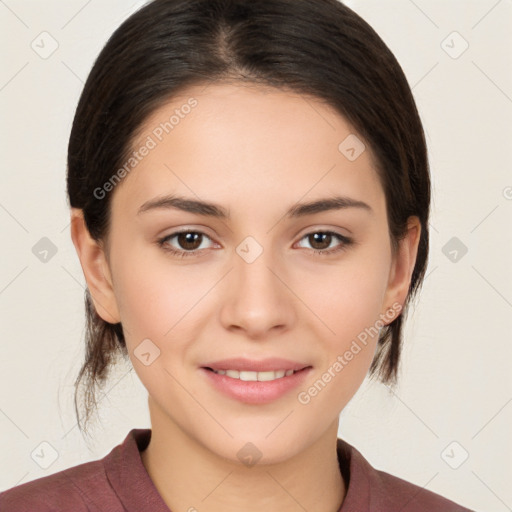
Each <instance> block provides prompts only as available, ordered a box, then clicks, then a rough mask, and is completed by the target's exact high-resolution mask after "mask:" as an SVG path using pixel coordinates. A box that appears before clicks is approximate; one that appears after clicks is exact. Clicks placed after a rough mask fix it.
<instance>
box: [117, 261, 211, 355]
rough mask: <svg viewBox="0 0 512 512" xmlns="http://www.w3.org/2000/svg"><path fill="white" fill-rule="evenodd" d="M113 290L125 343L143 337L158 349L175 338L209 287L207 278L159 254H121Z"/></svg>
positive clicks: (135, 341) (137, 340)
mask: <svg viewBox="0 0 512 512" xmlns="http://www.w3.org/2000/svg"><path fill="white" fill-rule="evenodd" d="M115 277H116V278H117V279H116V282H115V293H116V300H117V304H118V307H119V311H120V315H121V320H122V324H123V327H124V328H125V329H126V331H127V336H126V337H127V344H131V345H132V346H131V347H130V348H131V349H132V350H133V348H135V347H134V345H136V344H137V343H139V342H140V341H141V340H143V339H145V338H149V339H152V340H155V343H156V344H157V345H158V346H159V347H160V348H162V347H163V345H164V344H165V343H166V340H168V339H170V338H175V337H176V336H177V334H176V333H179V331H180V329H181V328H182V326H183V325H185V324H186V323H187V320H188V319H189V315H193V314H194V310H195V308H196V305H198V301H200V299H201V297H202V296H204V295H205V294H206V293H207V291H208V289H209V288H210V287H211V284H209V280H208V279H197V275H195V276H194V274H193V269H192V266H190V267H184V266H182V267H179V266H176V265H174V266H173V264H172V263H171V262H170V261H169V262H167V261H166V259H165V258H164V257H162V256H160V257H158V258H156V259H155V258H153V260H150V258H148V257H146V258H142V257H139V255H138V254H137V253H135V252H134V253H132V254H127V253H125V254H124V255H123V256H121V257H120V258H119V259H118V261H117V266H116V276H115Z"/></svg>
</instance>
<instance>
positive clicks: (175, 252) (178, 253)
mask: <svg viewBox="0 0 512 512" xmlns="http://www.w3.org/2000/svg"><path fill="white" fill-rule="evenodd" d="M187 233H195V234H199V235H202V236H205V237H206V238H210V237H209V236H208V235H207V234H206V233H203V232H202V231H194V230H185V231H177V232H176V233H172V234H170V235H167V236H165V237H164V238H161V239H160V240H158V241H157V244H158V246H159V247H161V248H162V249H163V250H164V251H165V252H167V253H170V254H171V255H172V256H176V257H178V258H183V257H188V256H196V255H197V254H198V252H200V250H197V249H195V250H193V251H180V250H177V249H171V248H169V247H168V246H166V245H165V244H166V242H167V241H169V240H170V239H172V238H174V237H176V236H178V235H181V234H187ZM315 234H323V235H333V236H334V237H336V238H337V239H338V240H339V241H340V242H342V243H341V244H340V245H338V246H337V247H335V248H334V249H324V250H320V249H310V251H312V252H313V253H315V254H318V255H319V256H328V255H331V254H335V253H338V252H341V251H344V250H345V249H347V248H348V247H349V246H350V245H352V244H354V240H353V239H352V238H349V237H346V236H344V235H340V234H339V233H336V232H334V231H322V230H319V231H311V232H310V233H306V234H305V235H304V236H303V237H302V238H301V240H303V239H304V238H306V237H308V236H310V235H315ZM210 240H211V238H210Z"/></svg>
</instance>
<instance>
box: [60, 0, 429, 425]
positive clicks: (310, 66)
mask: <svg viewBox="0 0 512 512" xmlns="http://www.w3.org/2000/svg"><path fill="white" fill-rule="evenodd" d="M223 80H230V81H233V80H235V81H240V82H243V83H246V84H261V85H265V86H272V87H276V88H279V89H281V90H282V89H285V90H289V91H292V92H294V93H299V94H305V95H309V96H312V97H314V98H316V99H318V100H320V101H323V102H325V103H326V104H327V105H329V106H331V107H333V108H334V109H335V110H336V111H337V112H339V113H340V114H341V115H342V116H344V117H345V119H346V120H347V121H348V122H349V123H350V124H351V126H353V127H354V129H355V130H356V131H357V135H358V136H360V137H361V138H362V139H363V140H364V141H365V143H366V144H368V146H369V147H370V148H371V151H372V154H373V155H374V156H375V160H376V162H375V163H376V166H377V167H378V169H377V171H378V174H379V179H380V181H381V183H382V186H383V189H384V193H385V197H386V205H387V216H388V223H389V234H390V239H391V243H392V247H393V250H396V248H397V246H398V242H399V240H400V239H401V238H403V237H404V235H405V234H406V228H407V220H408V218H409V217H410V216H412V215H416V216H418V218H419V220H420V222H421V237H420V242H419V247H418V254H417V259H416V264H415V267H414V271H413V274H412V278H411V284H410V288H409V293H408V296H407V299H406V302H405V304H404V305H403V309H402V310H401V314H399V315H398V316H396V317H395V319H394V320H393V321H392V322H391V323H390V324H389V325H387V326H385V327H384V328H383V329H382V331H381V334H380V338H379V342H378V346H377V352H376V355H375V358H374V360H373V362H372V364H371V367H370V372H369V374H370V376H371V377H379V378H380V379H381V381H382V382H384V383H385V384H391V385H394V384H395V383H396V380H397V372H398V366H399V359H400V353H401V344H402V327H403V321H404V318H405V315H406V313H407V306H408V305H409V303H410V300H411V299H412V298H413V297H414V295H415V294H416V292H417V290H418V289H419V287H420V285H421V283H422V281H423V278H424V274H425V269H426V265H427V258H428V248H429V232H428V219H429V209H430V175H429V164H428V158H427V148H426V142H425V136H424V131H423V127H422V124H421V121H420V117H419V114H418V111H417V108H416V105H415V102H414V99H413V96H412V92H411V90H410V87H409V85H408V83H407V80H406V78H405V76H404V73H403V71H402V69H401V67H400V65H399V64H398V62H397V60H396V59H395V57H394V55H393V54H392V53H391V51H390V50H389V49H388V47H387V46H386V45H385V43H384V42H383V41H382V39H381V38H380V37H379V36H378V35H377V34H376V32H375V31H374V30H373V29H372V28H371V27H370V26H369V25H368V24H367V23H366V22H365V21H364V20H363V19H362V18H361V17H359V16H358V15H357V14H356V13H355V12H353V11H352V10H351V9H349V8H348V7H347V6H345V5H343V4H342V3H340V2H339V1H337V0H258V1H257V2H254V1H252V0H154V1H153V2H150V3H148V4H147V5H145V6H144V7H143V8H142V9H140V10H139V11H137V12H136V13H135V14H133V15H132V16H130V17H129V18H128V19H127V20H126V21H125V22H124V23H123V24H122V25H121V26H120V27H119V28H118V29H117V30H116V31H115V32H114V33H113V35H112V36H111V37H110V39H109V40H108V42H107V43H106V45H105V47H104V48H103V50H102V51H101V53H100V54H99V56H98V58H97V60H96V62H95V63H94V66H93V68H92V70H91V72H90V74H89V77H88V78H87V82H86V83H85V86H84V89H83V91H82V95H81V97H80V100H79V103H78V106H77V109H76V113H75V117H74V121H73V126H72V130H71V135H70V139H69V146H68V169H67V190H68V196H69V204H70V206H71V207H74V208H80V209H82V211H83V214H84V219H85V223H86V226H87V228H88V230H89V232H90V234H91V236H92V238H93V239H94V240H96V241H97V242H98V243H101V244H103V243H106V241H107V240H108V235H109V220H110V205H111V195H112V194H111V193H110V194H107V195H106V197H103V198H101V199H99V198H98V197H97V194H96V195H95V193H94V191H95V190H97V189H98V188H99V187H102V186H103V184H104V183H106V182H107V181H108V180H109V179H110V178H111V177H112V176H113V175H114V174H115V173H116V171H117V170H118V169H119V168H121V167H122V165H123V162H125V161H126V160H127V157H128V155H129V154H130V153H131V152H132V151H133V148H132V147H131V145H132V143H133V140H134V137H135V136H136V134H137V130H139V129H140V128H141V126H142V125H143V123H144V121H145V120H146V119H147V118H148V117H149V115H150V114H152V113H153V112H154V111H155V110H156V109H158V108H159V107H160V106H162V105H164V104H165V103H167V102H168V101H170V100H172V97H173V95H175V94H177V93H181V92H182V91H183V90H185V89H186V88H187V86H191V85H199V84H207V83H213V82H216V81H223ZM340 142H341V141H340ZM85 306H86V315H87V324H86V333H85V338H86V355H85V361H84V363H83V366H82V368H81V370H80V373H79V375H78V377H77V379H76V382H75V411H76V415H77V419H78V425H79V428H80V430H81V431H82V433H83V432H84V431H87V423H88V421H89V419H90V416H91V413H92V412H93V411H94V410H95V409H96V407H97V401H96V395H95V391H96V387H97V386H102V385H103V384H104V383H105V382H106V379H107V377H108V374H109V369H110V367H111V366H112V364H114V362H115V361H116V358H117V357H118V356H120V357H124V358H125V360H126V359H127V358H128V354H127V349H126V343H125V339H124V334H123V329H122V326H121V324H116V325H112V324H108V323H106V322H105V321H103V320H102V319H101V317H100V316H99V315H98V314H97V312H96V311H95V308H94V306H93V304H92V301H91V297H90V295H89V292H88V290H87V291H86V295H85ZM82 385H83V386H85V392H84V398H83V402H82V406H83V408H84V410H85V421H84V423H83V424H82V422H81V416H80V412H79V408H78V402H79V401H78V396H79V390H80V388H81V386H82Z"/></svg>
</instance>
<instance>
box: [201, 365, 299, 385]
mask: <svg viewBox="0 0 512 512" xmlns="http://www.w3.org/2000/svg"><path fill="white" fill-rule="evenodd" d="M209 369H211V368H209ZM211 371H213V372H214V373H216V374H217V375H225V376H226V377H230V378H232V379H238V380H243V381H252V382H268V381H271V380H277V379H282V378H283V377H288V376H290V375H292V374H293V373H295V372H294V370H276V371H267V372H251V371H244V370H213V369H211Z"/></svg>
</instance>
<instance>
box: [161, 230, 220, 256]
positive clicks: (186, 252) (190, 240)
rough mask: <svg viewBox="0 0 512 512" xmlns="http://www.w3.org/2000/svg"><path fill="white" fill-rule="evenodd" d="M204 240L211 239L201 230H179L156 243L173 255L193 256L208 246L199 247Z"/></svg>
mask: <svg viewBox="0 0 512 512" xmlns="http://www.w3.org/2000/svg"><path fill="white" fill-rule="evenodd" d="M205 240H206V241H207V240H211V239H210V237H209V236H208V235H206V234H204V233H202V232H201V231H181V232H177V233H173V234H171V235H168V236H166V237H164V238H162V239H160V240H158V245H159V246H160V247H162V249H163V250H164V251H167V252H169V253H171V254H172V255H175V256H180V257H184V256H195V255H198V254H199V253H201V252H202V249H208V246H206V247H201V245H203V242H204V241H205Z"/></svg>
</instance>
